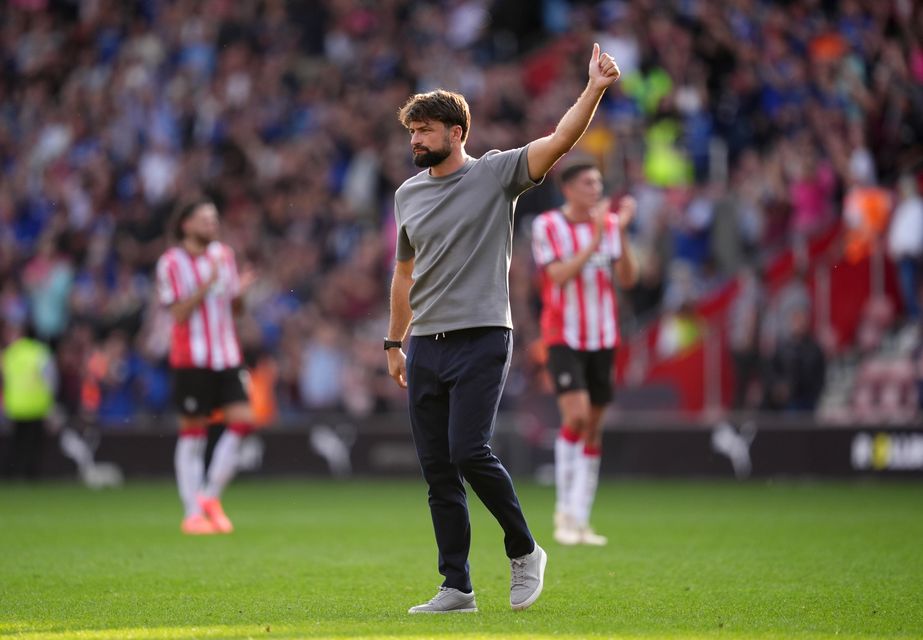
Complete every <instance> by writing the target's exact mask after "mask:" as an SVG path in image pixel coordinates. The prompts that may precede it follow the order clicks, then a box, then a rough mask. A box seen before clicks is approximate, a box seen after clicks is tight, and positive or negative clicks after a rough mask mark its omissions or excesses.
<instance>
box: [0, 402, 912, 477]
mask: <svg viewBox="0 0 923 640" xmlns="http://www.w3.org/2000/svg"><path fill="white" fill-rule="evenodd" d="M328 418H331V419H328V420H324V421H315V422H313V423H310V424H306V423H305V422H304V421H299V422H298V423H297V424H294V423H292V424H288V425H287V426H281V427H276V428H273V429H267V430H264V431H260V432H258V433H257V434H255V435H253V436H251V437H250V438H248V439H247V440H246V441H245V447H244V451H243V454H244V455H243V466H244V471H245V472H251V473H254V474H257V475H266V476H279V475H304V476H331V475H332V476H338V477H345V476H350V475H360V476H370V475H371V476H416V475H419V467H418V464H417V459H416V455H415V452H414V447H413V442H412V440H411V438H410V435H409V429H408V428H407V424H406V417H405V416H402V415H393V416H383V417H375V418H370V419H363V420H361V421H357V420H352V419H350V418H348V417H344V416H328ZM634 423H635V424H644V425H645V426H644V427H643V428H635V429H632V428H626V427H618V428H612V427H610V428H608V429H607V430H606V431H605V433H604V438H603V450H604V452H605V453H604V455H603V462H602V473H603V474H604V475H607V476H654V477H656V476H662V477H682V476H700V477H715V478H722V477H726V478H733V477H737V478H747V477H760V478H764V477H776V476H827V477H849V476H888V477H917V478H919V477H923V430H921V429H919V428H909V427H894V428H891V427H881V426H863V425H857V426H839V427H825V426H818V425H816V424H813V423H810V422H801V423H795V424H792V423H776V422H773V421H772V420H770V419H768V418H767V419H765V420H762V421H761V420H758V419H751V420H748V421H747V422H745V423H744V425H743V426H742V427H738V426H735V425H734V424H731V423H730V422H726V421H721V422H718V423H716V424H711V425H708V424H688V423H686V424H683V423H680V422H679V421H676V420H673V421H669V420H665V421H660V422H655V421H652V420H650V419H647V420H646V421H645V422H643V423H641V422H638V421H635V422H634ZM522 425H523V420H522V419H521V415H518V414H517V415H514V414H505V415H503V416H502V417H501V420H500V421H499V422H498V428H497V433H496V435H495V437H494V439H493V442H492V447H493V449H494V451H495V452H496V453H497V454H498V455H499V456H500V457H501V458H502V459H503V460H504V462H505V464H506V465H507V467H508V468H509V469H510V470H511V472H512V473H514V474H516V475H519V476H523V475H533V474H539V475H542V474H543V473H545V474H547V472H548V471H549V469H550V465H552V463H553V450H552V444H553V439H554V435H555V434H554V432H553V431H552V430H551V429H547V428H539V429H536V428H534V427H533V428H524V427H523V426H522ZM69 433H70V435H69V437H70V438H71V441H70V442H69V443H68V444H67V446H66V447H64V448H65V449H67V451H68V453H67V455H65V453H64V452H63V451H62V447H61V446H60V442H59V439H58V438H57V437H53V436H49V439H48V441H47V442H46V447H45V456H44V461H43V474H44V475H45V476H46V477H66V476H72V477H73V476H75V475H77V474H78V470H79V471H80V473H81V474H82V475H87V474H90V476H92V477H97V476H98V475H99V474H98V473H97V471H98V469H96V470H94V467H93V465H97V466H98V465H103V464H108V465H110V466H111V465H116V466H117V467H118V471H120V472H121V473H122V474H124V476H126V477H129V478H132V477H134V478H139V477H156V476H168V475H170V474H172V472H173V449H174V446H175V442H176V435H175V432H173V431H172V430H170V429H163V428H159V429H158V428H144V429H139V430H131V431H111V432H106V431H94V430H89V431H84V432H83V433H82V434H77V432H75V431H70V432H69ZM214 435H215V434H213V437H214ZM75 436H76V437H77V438H78V439H79V440H80V442H82V443H83V445H85V447H84V450H83V455H82V461H81V464H80V468H79V469H78V464H77V462H75V460H76V459H78V458H80V456H78V455H77V454H75V453H74V451H75V450H77V451H78V452H79V450H80V442H77V441H75V440H73V438H74V437H75ZM8 442H9V434H8V433H4V434H2V435H0V459H2V458H3V456H5V454H6V449H7V447H8ZM87 455H89V459H90V462H89V463H88V462H87ZM68 456H70V458H69V457H68ZM88 464H89V465H90V466H89V467H88V466H87V465H88ZM100 468H102V467H100ZM93 473H96V476H93Z"/></svg>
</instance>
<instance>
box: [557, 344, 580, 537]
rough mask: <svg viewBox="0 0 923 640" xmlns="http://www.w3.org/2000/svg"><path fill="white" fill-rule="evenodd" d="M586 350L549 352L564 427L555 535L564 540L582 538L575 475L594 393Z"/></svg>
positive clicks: (564, 348)
mask: <svg viewBox="0 0 923 640" xmlns="http://www.w3.org/2000/svg"><path fill="white" fill-rule="evenodd" d="M582 356H583V354H582V353H580V352H577V351H575V350H573V349H571V348H570V347H567V346H554V347H551V348H550V349H549V352H548V369H549V372H550V373H551V377H552V380H553V381H554V386H555V392H556V393H557V396H558V411H559V412H560V415H561V429H560V431H559V432H558V435H557V437H556V438H555V444H554V471H555V492H556V500H555V512H554V538H555V540H556V541H557V542H559V543H560V544H566V545H572V544H577V543H578V542H579V539H578V536H577V533H576V529H575V527H574V526H573V515H572V511H573V507H572V505H571V501H572V498H573V493H574V476H575V473H576V468H577V460H578V459H579V457H580V455H581V453H582V450H583V434H584V432H585V431H586V430H587V428H588V424H589V420H590V396H589V394H588V393H587V390H586V374H585V371H584V370H585V366H584V364H583V358H582Z"/></svg>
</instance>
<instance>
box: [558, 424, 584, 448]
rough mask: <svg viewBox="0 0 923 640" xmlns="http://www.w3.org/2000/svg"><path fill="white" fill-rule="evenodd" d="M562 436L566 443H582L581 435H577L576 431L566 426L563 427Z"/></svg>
mask: <svg viewBox="0 0 923 640" xmlns="http://www.w3.org/2000/svg"><path fill="white" fill-rule="evenodd" d="M560 435H561V437H562V438H564V440H565V441H567V442H570V443H571V444H576V443H578V442H580V434H579V433H577V432H576V431H573V430H572V429H571V428H570V427H569V426H567V425H566V424H562V425H561V433H560Z"/></svg>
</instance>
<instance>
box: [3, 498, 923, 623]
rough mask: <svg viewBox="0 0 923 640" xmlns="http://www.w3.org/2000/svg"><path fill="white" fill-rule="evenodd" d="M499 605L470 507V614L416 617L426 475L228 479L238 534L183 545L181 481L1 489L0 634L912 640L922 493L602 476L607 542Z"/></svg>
mask: <svg viewBox="0 0 923 640" xmlns="http://www.w3.org/2000/svg"><path fill="white" fill-rule="evenodd" d="M520 496H521V499H522V502H523V505H524V507H525V510H526V514H527V516H528V517H529V518H530V520H531V524H532V527H533V529H534V532H535V534H536V536H537V539H538V540H539V541H540V542H541V543H542V544H543V545H544V546H545V548H546V549H547V550H548V552H549V563H548V570H547V573H546V583H545V592H544V594H543V595H542V597H541V598H540V599H539V601H538V602H537V603H536V604H535V605H534V606H533V607H532V608H531V609H529V610H528V611H525V612H512V611H511V610H510V609H509V602H508V597H509V591H508V589H509V564H508V562H507V561H506V558H505V556H504V553H503V545H502V534H501V532H500V530H499V527H498V526H497V525H496V523H495V522H494V521H493V519H492V518H491V517H490V515H489V514H488V513H487V512H486V511H485V510H484V508H483V507H482V506H481V505H480V503H479V502H477V500H476V499H474V498H473V499H472V503H473V504H472V522H473V545H472V553H471V565H472V571H473V574H472V575H473V579H474V585H475V590H476V593H477V599H478V606H479V607H480V613H477V614H473V615H454V616H408V615H407V614H406V613H405V611H406V609H407V608H408V607H409V606H411V605H414V604H418V603H419V602H422V601H425V600H426V599H428V598H429V597H430V596H432V595H433V593H434V592H435V588H436V586H437V585H438V584H439V581H440V577H439V576H438V574H437V573H436V570H435V562H436V552H435V545H434V543H433V539H432V532H431V525H430V521H429V512H428V510H427V508H426V498H425V489H424V487H423V485H422V481H421V482H409V481H408V482H397V483H395V482H382V481H376V482H366V481H354V482H348V483H344V484H334V483H324V482H299V481H287V482H275V481H272V482H269V481H249V482H239V483H238V484H236V485H234V486H233V487H232V488H231V489H230V490H229V492H228V495H227V496H226V499H225V507H226V509H227V511H228V513H229V515H230V516H231V517H232V519H233V520H234V522H235V525H236V527H237V531H236V532H235V533H234V534H233V535H231V536H223V537H204V538H193V537H185V536H182V535H180V533H179V520H180V509H179V503H178V498H177V497H176V494H175V490H174V487H173V485H172V484H169V483H166V482H163V483H146V484H138V483H132V484H129V485H128V486H126V487H125V488H122V489H119V490H112V491H103V492H92V491H89V490H86V489H83V488H81V487H78V486H71V485H55V484H51V485H40V486H37V487H27V486H22V485H0V636H11V637H15V638H32V639H55V640H58V639H63V638H92V639H98V638H99V639H101V638H119V639H130V638H138V639H145V640H148V639H160V638H183V639H191V638H302V637H310V638H314V637H363V638H460V637H469V638H490V639H493V638H501V637H503V638H508V637H517V638H551V637H555V638H586V637H613V638H705V637H721V638H780V639H781V638H833V637H838V638H871V637H923V552H921V550H920V543H921V540H923V485H919V484H917V485H911V484H887V483H882V484H788V483H782V484H778V483H776V484H757V483H751V484H720V483H682V484H680V483H637V482H629V483H603V484H602V485H601V489H600V494H599V498H598V500H597V506H596V509H595V521H596V524H597V528H598V529H599V530H600V531H601V532H604V533H606V534H608V535H609V536H610V540H611V542H610V545H609V546H608V547H606V548H603V549H593V548H586V547H582V548H562V547H559V546H558V545H556V544H555V543H554V542H553V541H552V540H551V527H550V520H551V511H552V508H553V496H552V491H551V490H550V489H547V488H541V487H535V486H530V485H528V484H523V483H520Z"/></svg>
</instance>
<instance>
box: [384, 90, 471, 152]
mask: <svg viewBox="0 0 923 640" xmlns="http://www.w3.org/2000/svg"><path fill="white" fill-rule="evenodd" d="M397 117H398V119H399V120H400V121H401V124H402V125H404V126H405V127H410V123H411V122H425V121H427V120H435V121H436V122H441V123H442V124H444V125H445V126H446V127H454V126H455V125H458V126H459V127H461V130H462V135H461V141H462V142H464V141H465V140H467V139H468V129H470V128H471V111H470V110H469V109H468V102H467V101H466V100H465V96H463V95H462V94H460V93H453V92H452V91H446V90H445V89H436V90H435V91H430V92H429V93H417V94H414V95H412V96H410V98H409V99H408V100H407V102H405V103H404V106H403V107H401V109H400V111H398V112H397Z"/></svg>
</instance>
